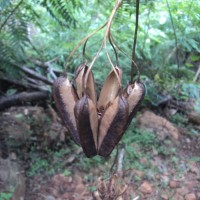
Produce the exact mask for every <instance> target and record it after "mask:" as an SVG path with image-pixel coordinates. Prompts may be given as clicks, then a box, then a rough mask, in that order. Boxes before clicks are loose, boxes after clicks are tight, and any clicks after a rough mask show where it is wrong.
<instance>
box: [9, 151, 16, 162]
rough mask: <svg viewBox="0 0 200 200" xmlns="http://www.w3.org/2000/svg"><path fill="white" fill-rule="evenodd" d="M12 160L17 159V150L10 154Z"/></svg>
mask: <svg viewBox="0 0 200 200" xmlns="http://www.w3.org/2000/svg"><path fill="white" fill-rule="evenodd" d="M10 160H13V161H14V160H17V155H16V153H15V152H12V153H11V154H10Z"/></svg>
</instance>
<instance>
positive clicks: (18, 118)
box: [0, 106, 200, 200]
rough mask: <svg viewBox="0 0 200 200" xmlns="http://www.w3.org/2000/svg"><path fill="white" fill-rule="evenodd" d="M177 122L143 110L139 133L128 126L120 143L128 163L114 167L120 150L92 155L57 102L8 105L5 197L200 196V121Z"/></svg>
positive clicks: (2, 129)
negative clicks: (73, 136) (46, 105)
mask: <svg viewBox="0 0 200 200" xmlns="http://www.w3.org/2000/svg"><path fill="white" fill-rule="evenodd" d="M171 121H172V122H173V123H171V122H169V121H168V120H167V119H165V118H163V117H160V116H158V115H156V114H154V113H153V112H151V111H143V112H142V113H140V114H139V115H138V116H137V119H136V120H134V122H133V125H131V127H130V128H129V129H130V130H131V129H135V132H134V133H135V135H134V134H133V133H132V132H131V131H127V133H126V134H125V135H124V137H123V139H122V141H121V143H120V145H119V154H120V153H121V155H122V158H121V159H122V161H123V162H122V163H120V162H116V165H115V166H114V167H113V171H112V173H110V169H111V166H112V164H113V162H114V160H115V157H116V150H114V151H113V153H112V154H111V156H110V157H109V158H101V157H99V156H96V157H94V158H92V159H88V158H86V157H85V156H84V154H83V153H82V150H81V148H80V147H78V146H77V145H75V144H74V143H73V142H72V141H71V139H70V137H69V135H68V134H67V131H66V129H65V128H64V127H63V126H62V124H61V121H60V118H59V117H58V116H57V114H56V113H55V112H54V110H53V109H52V108H47V109H44V108H42V107H37V106H35V107H33V106H29V107H28V106H27V107H13V108H10V109H8V110H5V111H3V112H1V113H0V122H1V123H0V200H8V199H13V200H20V199H25V200H59V199H60V200H93V199H96V200H99V199H118V200H120V199H125V200H143V199H147V200H200V124H192V123H190V122H189V121H188V120H187V119H186V118H185V117H184V116H182V115H180V114H177V115H176V117H173V120H171ZM175 124H176V125H175ZM135 126H136V128H135ZM141 130H145V131H141ZM131 133H132V134H131ZM152 135H153V136H154V137H152ZM119 165H122V166H121V167H119ZM119 168H121V170H119ZM117 197H118V198H117Z"/></svg>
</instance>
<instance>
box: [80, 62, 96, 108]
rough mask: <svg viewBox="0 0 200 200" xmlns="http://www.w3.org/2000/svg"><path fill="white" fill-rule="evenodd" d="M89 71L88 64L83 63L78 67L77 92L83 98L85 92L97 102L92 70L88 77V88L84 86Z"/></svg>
mask: <svg viewBox="0 0 200 200" xmlns="http://www.w3.org/2000/svg"><path fill="white" fill-rule="evenodd" d="M87 71H88V66H87V65H86V64H85V63H83V64H81V65H80V66H79V67H78V69H77V72H76V73H77V77H76V86H77V94H78V96H79V98H81V97H82V96H83V95H84V94H87V95H88V96H89V98H90V99H91V100H92V101H93V102H94V103H95V105H96V101H97V97H96V87H95V81H94V76H93V73H92V71H90V72H89V75H88V77H87V78H88V79H87V80H86V88H84V81H85V75H86V73H87Z"/></svg>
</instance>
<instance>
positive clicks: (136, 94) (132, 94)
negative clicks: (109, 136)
mask: <svg viewBox="0 0 200 200" xmlns="http://www.w3.org/2000/svg"><path fill="white" fill-rule="evenodd" d="M124 96H125V98H126V99H127V101H128V105H129V111H128V113H129V116H128V120H127V125H126V127H125V129H127V128H128V126H129V124H130V122H131V120H132V119H133V117H134V116H135V114H136V112H137V110H138V107H139V105H140V104H141V102H142V100H143V99H144V96H145V86H144V84H143V83H141V82H140V81H139V80H136V81H135V82H134V83H133V84H129V85H128V86H127V87H126V89H125V91H124Z"/></svg>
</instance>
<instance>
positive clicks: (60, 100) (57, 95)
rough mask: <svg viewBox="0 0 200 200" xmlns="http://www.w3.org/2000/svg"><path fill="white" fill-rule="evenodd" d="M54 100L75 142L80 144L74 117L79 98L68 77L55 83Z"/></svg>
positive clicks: (61, 78)
mask: <svg viewBox="0 0 200 200" xmlns="http://www.w3.org/2000/svg"><path fill="white" fill-rule="evenodd" d="M53 98H54V101H55V104H56V107H57V109H58V111H59V113H60V116H61V119H62V121H63V123H64V125H65V126H66V127H67V129H68V130H69V132H70V133H71V136H72V138H73V140H74V141H75V142H76V143H77V144H80V139H79V135H78V131H77V128H76V120H75V117H74V107H75V104H76V102H77V100H78V96H77V94H76V91H75V89H74V87H73V85H72V84H71V83H70V81H69V80H68V78H67V77H66V76H61V77H59V78H58V79H57V80H55V81H54V83H53Z"/></svg>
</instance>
